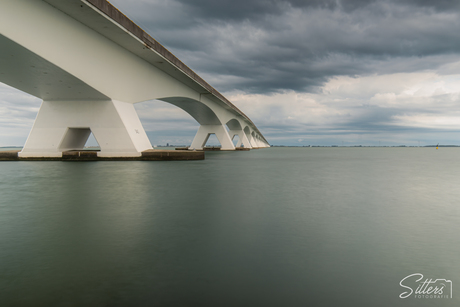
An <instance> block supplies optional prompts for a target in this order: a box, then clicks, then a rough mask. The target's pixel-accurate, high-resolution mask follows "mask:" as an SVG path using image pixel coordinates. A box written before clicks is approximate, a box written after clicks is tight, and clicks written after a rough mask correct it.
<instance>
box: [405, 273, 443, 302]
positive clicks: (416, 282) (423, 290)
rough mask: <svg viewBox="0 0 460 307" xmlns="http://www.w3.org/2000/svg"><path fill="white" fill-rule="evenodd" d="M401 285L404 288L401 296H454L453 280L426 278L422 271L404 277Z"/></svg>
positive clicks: (418, 297) (423, 297)
mask: <svg viewBox="0 0 460 307" xmlns="http://www.w3.org/2000/svg"><path fill="white" fill-rule="evenodd" d="M399 285H400V286H401V287H403V288H404V292H402V293H401V294H400V295H399V297H400V298H402V299H405V298H416V299H436V298H442V299H449V298H452V281H451V280H447V279H439V278H438V279H432V278H425V277H424V276H423V274H421V273H414V274H411V275H408V276H406V277H404V278H403V279H402V280H401V281H400V282H399Z"/></svg>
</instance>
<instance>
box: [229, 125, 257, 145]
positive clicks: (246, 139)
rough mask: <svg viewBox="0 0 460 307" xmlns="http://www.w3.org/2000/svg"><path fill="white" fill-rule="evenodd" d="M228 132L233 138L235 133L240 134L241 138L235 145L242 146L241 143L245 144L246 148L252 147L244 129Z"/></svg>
mask: <svg viewBox="0 0 460 307" xmlns="http://www.w3.org/2000/svg"><path fill="white" fill-rule="evenodd" d="M228 134H229V135H230V138H231V139H232V140H233V137H234V136H235V135H238V138H239V140H238V143H237V144H236V146H235V147H241V144H243V145H244V148H252V146H251V143H250V142H249V140H248V138H247V136H246V133H244V131H243V130H241V129H240V130H230V131H229V132H228Z"/></svg>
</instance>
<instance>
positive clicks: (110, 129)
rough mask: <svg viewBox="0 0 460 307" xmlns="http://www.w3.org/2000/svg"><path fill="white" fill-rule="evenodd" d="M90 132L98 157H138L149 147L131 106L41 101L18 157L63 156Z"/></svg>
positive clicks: (80, 145)
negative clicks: (94, 141)
mask: <svg viewBox="0 0 460 307" xmlns="http://www.w3.org/2000/svg"><path fill="white" fill-rule="evenodd" d="M91 132H92V133H93V135H94V137H95V138H96V140H97V142H98V143H99V146H100V148H101V151H100V152H98V153H97V155H98V156H99V157H114V156H124V157H139V156H141V152H142V151H144V150H148V149H152V145H151V144H150V141H149V139H148V137H147V134H146V133H145V131H144V128H143V127H142V124H141V122H140V120H139V117H138V116H137V113H136V110H135V109H134V105H133V104H131V103H125V102H120V101H114V100H101V101H43V103H42V105H41V107H40V110H39V112H38V115H37V118H36V120H35V123H34V126H33V127H32V130H31V132H30V134H29V137H28V139H27V141H26V144H25V146H24V148H23V150H22V151H21V152H20V153H19V157H22V158H27V157H62V152H63V151H69V150H81V149H83V146H84V145H85V143H86V141H87V139H88V137H89V135H90V134H91Z"/></svg>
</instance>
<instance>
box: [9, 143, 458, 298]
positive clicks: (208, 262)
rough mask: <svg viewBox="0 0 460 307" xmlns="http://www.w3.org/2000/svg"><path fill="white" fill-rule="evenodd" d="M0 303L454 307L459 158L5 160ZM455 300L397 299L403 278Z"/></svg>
mask: <svg viewBox="0 0 460 307" xmlns="http://www.w3.org/2000/svg"><path fill="white" fill-rule="evenodd" d="M0 174H1V175H0V306H458V305H459V303H460V295H456V293H459V292H458V289H460V288H459V285H460V266H459V264H458V259H459V255H460V238H459V230H460V207H459V199H460V189H459V186H460V149H458V148H441V149H439V150H435V149H434V148H270V149H260V150H252V151H250V152H208V153H207V154H206V160H204V161H183V162H142V161H137V162H0ZM412 273H422V274H423V275H424V276H425V277H426V278H433V279H436V278H440V279H450V280H452V284H453V298H452V299H416V298H407V299H400V298H399V295H400V294H401V293H402V292H403V291H404V289H403V288H402V287H401V286H400V285H399V283H400V281H401V279H402V278H404V277H405V276H407V275H409V274H412Z"/></svg>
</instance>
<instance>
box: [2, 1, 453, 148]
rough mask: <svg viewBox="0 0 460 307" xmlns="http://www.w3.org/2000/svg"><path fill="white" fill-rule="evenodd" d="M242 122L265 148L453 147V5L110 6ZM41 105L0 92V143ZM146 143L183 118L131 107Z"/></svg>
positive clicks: (18, 140) (187, 135)
mask: <svg viewBox="0 0 460 307" xmlns="http://www.w3.org/2000/svg"><path fill="white" fill-rule="evenodd" d="M110 2H111V3H112V4H113V5H115V6H116V7H117V8H119V9H120V10H121V11H122V12H123V13H125V14H126V15H127V16H128V17H129V18H130V19H132V20H133V21H134V22H135V23H137V24H138V25H139V26H140V27H141V28H143V29H144V30H145V31H146V32H148V33H149V34H150V35H151V36H152V37H153V38H155V39H156V40H158V41H159V42H160V43H161V44H163V45H164V46H165V47H166V48H168V49H169V50H170V51H171V52H172V53H173V54H175V55H176V56H177V57H178V58H179V59H180V60H181V61H182V62H184V63H185V64H186V65H187V66H189V67H190V68H191V69H193V70H194V71H195V72H196V73H198V74H199V75H200V76H201V77H202V78H204V79H205V80H206V81H207V82H208V83H209V84H211V85H212V86H213V87H214V88H216V89H217V90H218V91H219V92H221V93H222V94H223V95H224V96H225V97H227V98H228V99H229V100H230V101H231V102H232V103H233V104H235V105H236V106H237V107H238V108H239V109H240V110H242V111H243V112H244V113H245V114H246V115H248V116H249V117H250V118H251V120H252V121H253V122H254V123H255V124H256V126H257V127H258V128H259V130H260V131H261V132H262V134H263V135H264V136H265V138H266V139H267V140H268V141H269V142H270V144H272V145H298V146H304V145H339V146H341V145H345V146H353V145H363V146H371V145H382V146H394V145H402V144H404V145H409V146H419V145H420V146H424V145H432V144H437V143H440V144H445V145H448V144H450V145H460V16H459V15H460V2H458V1H454V0H437V1H432V0H379V1H367V0H287V1H281V0H194V1H190V0H111V1H110ZM39 107H40V100H38V99H37V98H34V97H32V96H29V95H27V94H24V93H22V92H19V91H17V90H15V89H12V88H9V87H7V86H6V85H2V84H0V131H1V132H0V146H6V145H23V144H24V143H25V140H26V138H27V135H28V133H29V130H30V128H31V127H32V124H33V121H34V118H35V116H36V114H37V111H38V109H39ZM136 109H137V110H138V113H139V115H140V118H141V121H142V123H143V125H144V128H145V130H146V132H147V134H148V136H149V138H150V140H151V142H152V144H154V145H155V144H166V143H170V144H190V143H191V141H192V139H193V136H194V135H195V133H196V130H197V129H198V124H197V123H196V122H195V120H194V119H193V118H191V117H190V116H189V115H188V114H187V113H185V112H184V111H182V110H181V109H179V108H177V107H175V106H171V105H168V104H167V103H165V102H160V101H149V102H143V103H138V104H136Z"/></svg>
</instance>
